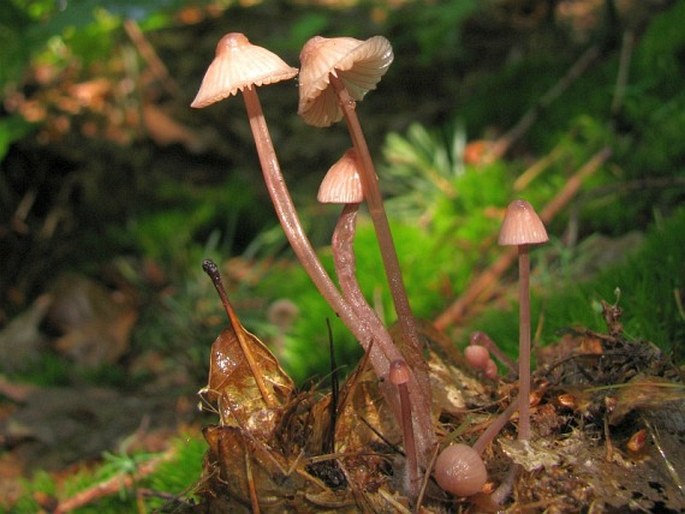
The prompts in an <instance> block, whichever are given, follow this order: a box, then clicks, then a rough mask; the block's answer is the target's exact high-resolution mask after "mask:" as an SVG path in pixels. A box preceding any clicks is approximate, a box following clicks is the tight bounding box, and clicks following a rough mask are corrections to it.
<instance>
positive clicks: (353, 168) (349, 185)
mask: <svg viewBox="0 0 685 514" xmlns="http://www.w3.org/2000/svg"><path fill="white" fill-rule="evenodd" d="M316 198H317V200H319V202H321V203H361V202H362V200H364V191H363V189H362V183H361V178H360V176H359V162H358V160H357V153H356V152H355V151H354V149H353V148H350V149H349V150H347V151H346V152H345V153H344V154H343V156H342V157H341V158H340V159H338V161H337V162H336V163H335V164H334V165H333V166H331V167H330V169H329V170H328V172H327V173H326V175H325V176H324V178H323V180H322V181H321V185H320V186H319V192H318V194H317V196H316Z"/></svg>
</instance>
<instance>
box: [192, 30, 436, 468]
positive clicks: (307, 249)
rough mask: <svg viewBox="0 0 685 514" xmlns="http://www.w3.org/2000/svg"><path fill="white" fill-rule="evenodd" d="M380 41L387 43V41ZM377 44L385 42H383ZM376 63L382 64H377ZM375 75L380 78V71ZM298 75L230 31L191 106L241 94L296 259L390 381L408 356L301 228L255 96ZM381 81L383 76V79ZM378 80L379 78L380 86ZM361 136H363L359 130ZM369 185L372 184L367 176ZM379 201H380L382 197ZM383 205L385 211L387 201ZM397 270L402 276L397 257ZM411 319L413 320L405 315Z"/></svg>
mask: <svg viewBox="0 0 685 514" xmlns="http://www.w3.org/2000/svg"><path fill="white" fill-rule="evenodd" d="M381 39H383V40H384V38H381ZM376 41H377V42H380V40H376ZM386 43H387V41H386ZM388 47H389V43H388ZM353 53H354V52H353ZM389 55H390V60H387V53H386V58H385V59H382V60H381V61H379V62H380V63H381V65H382V66H385V67H387V65H389V63H390V61H391V60H392V51H391V50H390V54H389ZM375 64H378V62H376V63H375ZM367 71H368V70H367ZM326 73H327V76H329V77H333V76H334V73H333V72H332V71H331V70H328V71H327V72H326ZM373 73H374V74H375V73H376V72H373ZM296 74H297V69H295V68H292V67H290V66H288V65H287V64H286V63H285V62H284V61H283V60H281V59H280V58H279V57H278V56H276V55H275V54H273V53H271V52H270V51H268V50H266V49H264V48H262V47H259V46H256V45H253V44H251V43H250V42H249V41H248V39H247V38H246V37H245V36H244V35H243V34H240V33H235V32H233V33H229V34H226V35H225V36H224V37H223V38H222V39H221V40H220V41H219V44H218V45H217V48H216V56H215V58H214V60H213V61H212V63H211V64H210V66H209V68H208V70H207V72H206V74H205V76H204V78H203V80H202V85H201V86H200V90H199V91H198V94H197V96H196V98H195V100H194V101H193V102H192V104H191V106H192V107H196V108H202V107H206V106H208V105H211V104H212V103H215V102H217V101H219V100H222V99H224V98H227V97H230V96H232V95H236V94H238V93H239V92H240V93H242V95H243V99H244V101H245V106H246V110H247V114H248V118H249V122H250V128H251V130H252V134H253V137H254V140H255V145H256V149H257V154H258V157H259V162H260V165H261V168H262V172H263V176H264V181H265V184H266V188H267V191H268V192H269V195H270V197H271V200H272V203H273V205H274V208H275V211H276V214H277V216H278V218H279V221H280V222H281V225H282V227H283V230H284V232H285V235H286V237H287V238H288V241H289V243H290V245H291V246H292V248H293V251H294V252H295V255H296V256H297V257H298V259H299V260H300V262H301V263H302V265H303V267H304V269H305V270H306V271H307V273H308V274H309V276H310V278H311V279H312V281H313V282H314V284H315V285H316V287H317V289H318V290H319V292H320V293H321V295H322V296H323V297H324V299H325V300H326V301H327V302H328V303H329V305H330V306H331V307H332V308H333V310H334V312H335V313H336V314H337V315H338V316H339V317H340V319H341V320H342V321H343V323H344V324H345V325H346V326H347V327H348V329H349V330H350V331H351V332H352V333H353V334H354V336H355V337H356V338H357V340H358V341H359V342H360V344H361V345H362V346H363V348H364V349H365V350H366V351H368V352H369V362H370V363H371V366H372V368H373V369H374V372H375V373H376V375H377V376H378V377H379V378H382V379H387V377H388V373H389V368H390V362H391V361H393V360H396V359H398V358H402V357H403V356H404V357H405V358H407V353H405V354H404V355H403V354H402V352H399V350H397V348H396V347H395V345H394V342H393V341H392V339H389V340H388V344H387V345H386V347H385V348H383V345H382V344H374V343H375V341H376V339H377V338H376V336H375V334H374V327H373V326H372V324H370V323H369V321H368V320H367V319H365V318H364V317H363V316H361V317H360V315H359V313H358V312H356V311H355V308H354V306H353V305H352V304H351V303H350V302H349V301H348V300H346V299H345V298H344V296H343V295H342V294H341V293H340V291H339V290H338V288H337V287H336V285H335V284H334V283H333V281H332V280H331V278H330V277H329V275H328V273H327V272H326V271H325V269H324V268H323V266H322V264H321V262H320V261H319V259H318V257H317V255H316V252H315V251H314V249H313V247H312V245H311V243H310V242H309V239H308V238H307V236H306V234H305V232H304V230H303V228H302V224H301V223H300V220H299V216H298V214H297V210H296V209H295V206H294V205H293V202H292V199H291V196H290V193H289V191H288V188H287V186H286V183H285V179H284V177H283V175H282V173H281V170H280V165H279V162H278V159H277V156H276V152H275V149H274V147H273V143H272V140H271V136H270V133H269V130H268V127H267V124H266V120H265V118H264V114H263V112H262V107H261V104H260V102H259V98H258V96H257V93H256V88H257V87H258V86H262V85H266V84H272V83H275V82H278V81H281V80H287V79H291V78H293V77H294V76H295V75H296ZM381 75H382V73H381ZM359 77H360V80H361V83H363V84H365V87H366V86H368V85H369V75H366V74H365V73H364V72H362V73H360V74H359ZM379 78H380V76H379V77H378V79H379ZM378 79H376V82H377V80H378ZM374 85H375V83H374ZM352 91H353V92H354V93H355V94H357V95H359V94H362V93H360V91H356V92H355V90H354V88H352ZM362 96H363V94H362ZM343 108H344V106H343ZM355 119H356V118H355ZM358 133H360V130H359V131H358ZM357 143H358V141H357ZM364 144H365V143H364ZM356 146H358V145H356ZM366 154H367V155H366V157H365V158H366V160H369V161H370V158H369V157H368V148H366ZM363 169H365V170H370V169H372V168H371V167H370V165H369V164H368V163H367V164H366V167H365V168H364V167H363ZM373 180H374V182H373V184H374V185H375V187H376V190H377V184H376V182H375V180H376V177H375V173H374V175H373ZM366 181H368V178H367V179H366ZM366 181H365V180H364V179H363V178H362V183H364V184H365V183H366ZM368 191H369V188H368V187H366V186H365V187H364V192H365V195H364V197H365V198H366V199H367V203H368V199H369V197H370V193H368ZM376 192H377V191H376ZM378 199H379V201H380V195H379V194H378ZM380 206H381V208H382V203H381V204H380ZM376 207H377V206H376ZM370 210H371V209H370ZM375 212H378V209H375ZM381 212H383V217H384V211H381ZM385 224H386V226H387V220H385ZM382 233H383V234H385V237H386V239H384V241H385V244H383V243H381V246H382V247H384V248H385V249H386V250H387V248H388V239H387V238H390V233H389V231H387V230H386V231H385V232H382ZM389 242H390V245H391V248H392V251H393V252H394V246H392V240H391V239H390V240H389ZM395 272H396V273H399V266H398V265H397V262H396V255H395ZM391 289H393V291H394V292H395V294H397V293H398V291H400V292H401V293H402V294H404V289H403V285H402V282H401V277H400V280H399V282H398V281H397V280H393V281H392V284H391ZM403 301H404V303H405V307H404V309H405V311H404V312H405V318H406V319H404V320H402V319H401V320H400V321H403V322H404V323H407V324H409V325H410V326H411V325H413V317H411V312H410V311H409V310H408V302H407V301H406V294H404V300H403ZM406 315H408V316H409V317H406ZM400 317H402V316H400ZM411 343H412V338H411V337H410V336H407V338H406V344H408V345H409V346H412V344H411ZM413 346H416V345H413ZM413 351H414V353H413V354H411V348H410V351H408V353H409V354H410V355H409V357H413V356H414V355H416V354H418V355H419V356H420V355H421V349H420V348H414V349H413ZM405 352H407V350H405ZM412 361H413V362H412V369H410V370H409V381H408V382H407V384H406V386H407V389H408V393H409V394H408V397H409V400H410V402H411V404H412V407H413V408H412V415H413V417H414V420H415V422H414V430H415V434H414V435H415V442H416V447H417V454H418V462H419V465H421V466H422V467H423V468H424V469H425V467H426V465H427V461H428V456H429V454H430V451H431V449H432V448H433V443H434V437H435V436H434V433H433V429H432V423H431V401H430V387H429V385H428V377H427V373H426V372H425V370H426V365H425V362H424V361H423V359H422V358H421V357H419V358H418V359H412ZM417 369H418V370H421V371H423V373H418V376H417V373H415V370H417ZM389 390H390V389H389V388H385V392H386V394H387V392H388V391H389ZM386 398H387V399H388V403H389V404H390V406H391V408H392V409H393V412H394V414H395V416H396V417H397V419H401V413H400V408H399V404H400V402H399V400H398V397H397V394H395V395H393V396H391V397H387V395H386Z"/></svg>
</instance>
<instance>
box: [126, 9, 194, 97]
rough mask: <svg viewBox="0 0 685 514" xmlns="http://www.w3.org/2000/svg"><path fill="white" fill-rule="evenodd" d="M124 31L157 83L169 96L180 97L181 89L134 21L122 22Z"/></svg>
mask: <svg viewBox="0 0 685 514" xmlns="http://www.w3.org/2000/svg"><path fill="white" fill-rule="evenodd" d="M124 30H125V31H126V34H128V37H129V38H130V39H131V41H133V44H134V45H136V48H137V49H138V53H140V55H141V56H142V57H143V59H145V62H147V65H148V66H149V67H150V70H151V71H152V74H153V75H154V76H155V77H156V78H157V81H158V82H159V83H160V84H161V85H162V87H163V88H164V89H166V91H167V93H169V94H170V95H171V96H180V95H181V88H180V87H179V86H178V83H177V82H176V81H175V80H174V78H173V77H172V76H171V74H170V73H169V70H168V69H167V67H166V65H165V64H164V62H163V61H162V59H160V58H159V55H157V52H156V51H155V49H154V48H153V46H152V45H151V44H150V42H149V41H148V40H147V38H146V37H145V34H143V31H142V30H140V26H139V25H138V23H136V21H135V20H132V19H128V20H126V21H124Z"/></svg>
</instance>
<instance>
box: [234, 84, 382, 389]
mask: <svg viewBox="0 0 685 514" xmlns="http://www.w3.org/2000/svg"><path fill="white" fill-rule="evenodd" d="M243 99H244V101H245V108H246V109H247V115H248V118H249V120H250V128H251V130H252V135H253V137H254V140H255V145H256V147H257V154H258V156H259V162H260V165H261V168H262V173H263V175H264V182H265V183H266V188H267V190H268V192H269V195H270V197H271V201H272V203H273V205H274V209H275V211H276V215H277V216H278V219H279V220H280V222H281V226H282V227H283V231H284V232H285V235H286V237H287V238H288V241H289V243H290V245H291V247H292V248H293V251H294V252H295V255H296V256H297V258H298V259H299V260H300V262H301V263H302V266H303V267H304V269H305V270H306V271H307V273H308V275H309V277H310V278H311V279H312V282H314V285H315V286H316V287H317V289H318V290H319V292H320V293H321V295H322V296H323V297H324V299H325V300H326V301H327V302H328V304H329V305H330V306H331V308H332V309H333V310H334V311H335V313H336V314H337V315H338V316H339V317H340V319H341V320H342V322H343V323H344V324H345V326H347V328H348V329H349V330H350V331H351V332H352V334H354V336H355V337H356V338H357V340H358V341H359V343H360V344H361V345H362V348H364V350H365V351H368V350H369V347H370V346H371V347H372V348H371V353H370V355H369V360H370V362H371V365H372V367H373V369H374V372H375V373H376V375H377V376H379V377H383V376H385V375H386V374H387V370H388V366H389V361H388V359H387V357H386V356H385V355H384V354H383V352H381V351H380V348H377V347H376V345H371V341H372V339H373V334H372V333H371V330H370V327H369V326H368V325H367V324H366V323H365V322H362V321H361V320H360V319H359V318H358V316H357V315H356V314H355V313H354V310H353V309H352V306H351V305H350V304H349V303H348V302H347V301H345V299H344V298H343V297H342V295H341V294H340V291H338V289H337V287H336V286H335V284H334V283H333V281H332V280H331V278H330V277H329V276H328V274H327V273H326V270H325V269H324V268H323V266H322V265H321V262H320V261H319V258H318V257H317V255H316V253H315V252H314V249H313V247H312V245H311V243H310V242H309V239H308V238H307V235H306V234H305V232H304V230H303V228H302V224H301V223H300V219H299V217H298V215H297V211H296V210H295V206H294V205H293V202H292V199H291V198H290V193H289V192H288V188H287V186H286V184H285V179H284V178H283V174H282V173H281V168H280V165H279V163H278V158H277V157H276V151H275V149H274V147H273V143H272V142H271V135H270V134H269V128H268V126H267V124H266V119H265V118H264V113H263V111H262V106H261V104H260V102H259V97H258V96H257V92H256V91H255V89H254V87H252V86H250V87H246V88H245V89H244V90H243Z"/></svg>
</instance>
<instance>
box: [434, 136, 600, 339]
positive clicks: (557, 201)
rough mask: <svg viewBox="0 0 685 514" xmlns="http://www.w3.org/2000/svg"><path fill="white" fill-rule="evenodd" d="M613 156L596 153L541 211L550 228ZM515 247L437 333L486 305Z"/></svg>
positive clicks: (448, 313) (445, 316) (443, 317)
mask: <svg viewBox="0 0 685 514" xmlns="http://www.w3.org/2000/svg"><path fill="white" fill-rule="evenodd" d="M610 155H611V148H609V147H604V148H602V149H601V150H599V151H598V152H597V153H595V154H594V155H593V156H592V157H591V158H590V159H589V160H588V161H587V162H586V163H585V164H584V165H583V166H582V167H581V168H580V169H579V170H578V171H577V172H576V173H575V174H574V175H573V176H571V178H569V179H568V181H567V182H566V184H565V185H564V187H563V188H562V189H561V191H559V192H558V193H557V195H556V196H555V197H554V198H552V200H550V201H549V203H548V204H547V205H545V207H544V208H543V209H542V210H541V211H540V218H541V219H542V221H543V222H544V223H545V224H548V223H549V222H550V221H552V220H553V219H554V217H555V216H556V215H557V214H558V213H559V211H561V209H563V208H564V206H566V205H567V204H568V203H569V202H570V201H571V199H572V198H573V197H574V196H575V195H576V193H577V192H578V190H579V189H580V187H581V186H582V184H583V180H585V179H586V178H587V177H589V176H590V175H592V174H593V173H594V172H595V171H596V170H597V169H598V168H599V167H600V166H601V165H602V164H604V162H605V161H606V160H607V159H608V158H609V156H610ZM516 256H517V249H516V247H511V248H509V249H507V250H506V251H505V252H504V253H502V254H501V255H500V257H499V258H498V259H497V260H496V261H495V262H493V263H492V264H491V265H490V266H489V267H488V268H487V269H485V270H484V271H483V272H481V274H480V275H479V276H478V277H477V278H476V279H475V280H473V281H471V284H470V285H469V287H468V288H467V289H466V291H465V292H464V293H462V295H461V296H460V297H459V298H457V300H456V301H455V302H454V303H452V305H450V306H449V307H448V308H447V309H446V310H445V311H443V312H442V313H441V314H440V315H439V316H438V317H437V318H436V319H435V321H434V322H433V324H434V325H435V327H436V328H437V329H438V330H444V329H445V328H446V327H448V326H449V325H452V324H454V323H457V322H458V321H460V320H462V319H463V317H464V315H465V313H466V312H467V310H468V309H469V308H470V307H471V306H472V305H473V304H474V302H475V301H476V300H480V301H485V300H487V299H489V298H491V297H492V289H493V286H494V285H495V283H496V282H497V280H498V279H499V278H500V277H501V276H502V275H503V274H504V272H505V271H507V269H509V267H510V266H511V265H512V264H513V263H514V261H515V260H516Z"/></svg>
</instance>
